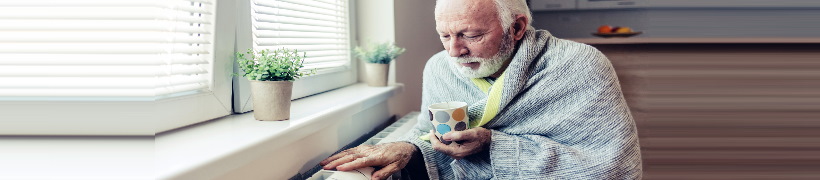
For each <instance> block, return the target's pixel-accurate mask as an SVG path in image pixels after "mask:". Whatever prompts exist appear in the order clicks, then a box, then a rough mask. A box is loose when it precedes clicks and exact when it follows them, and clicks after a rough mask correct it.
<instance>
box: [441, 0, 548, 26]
mask: <svg viewBox="0 0 820 180" xmlns="http://www.w3.org/2000/svg"><path fill="white" fill-rule="evenodd" d="M440 1H441V0H436V8H438V3H439V2H440ZM493 2H495V8H496V12H497V14H498V22H500V23H501V27H502V28H504V33H509V30H510V26H512V24H513V21H515V16H517V15H524V16H526V17H527V21H528V22H527V29H528V30H533V29H535V28H533V27H532V13H531V12H530V8H529V7H528V6H527V0H493Z"/></svg>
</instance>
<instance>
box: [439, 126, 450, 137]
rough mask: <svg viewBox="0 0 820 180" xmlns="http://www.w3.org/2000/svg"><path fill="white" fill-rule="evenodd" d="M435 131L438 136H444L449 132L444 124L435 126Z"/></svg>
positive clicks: (448, 128)
mask: <svg viewBox="0 0 820 180" xmlns="http://www.w3.org/2000/svg"><path fill="white" fill-rule="evenodd" d="M436 131H438V133H439V134H441V135H444V134H446V133H447V132H450V126H448V125H446V124H439V125H438V126H436Z"/></svg>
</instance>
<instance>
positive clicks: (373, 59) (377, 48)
mask: <svg viewBox="0 0 820 180" xmlns="http://www.w3.org/2000/svg"><path fill="white" fill-rule="evenodd" d="M368 46H369V48H362V47H356V49H355V51H356V56H358V57H359V58H361V59H362V60H364V61H365V62H369V63H378V64H390V61H392V60H393V59H396V57H398V56H399V55H401V53H404V48H400V47H398V46H396V45H395V44H393V43H392V42H384V43H379V44H374V43H369V45H368Z"/></svg>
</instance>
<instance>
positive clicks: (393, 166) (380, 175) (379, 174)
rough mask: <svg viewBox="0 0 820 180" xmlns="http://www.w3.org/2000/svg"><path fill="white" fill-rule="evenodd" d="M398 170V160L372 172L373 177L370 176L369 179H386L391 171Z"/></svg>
mask: <svg viewBox="0 0 820 180" xmlns="http://www.w3.org/2000/svg"><path fill="white" fill-rule="evenodd" d="M399 170H400V168H399V164H398V162H394V163H390V164H388V165H387V166H384V167H383V168H382V169H380V170H379V171H376V172H373V177H372V178H370V179H371V180H381V179H387V177H390V175H392V174H393V173H396V171H399Z"/></svg>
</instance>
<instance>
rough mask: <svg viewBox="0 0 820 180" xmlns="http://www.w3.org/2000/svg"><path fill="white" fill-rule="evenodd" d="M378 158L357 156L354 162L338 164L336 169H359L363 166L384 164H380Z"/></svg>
mask: <svg viewBox="0 0 820 180" xmlns="http://www.w3.org/2000/svg"><path fill="white" fill-rule="evenodd" d="M378 161H379V160H378V159H376V158H373V157H371V156H365V157H361V158H357V159H356V160H353V162H348V163H344V164H342V165H339V166H336V170H339V171H350V170H354V169H359V168H363V167H370V166H382V165H384V164H379V163H378Z"/></svg>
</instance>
